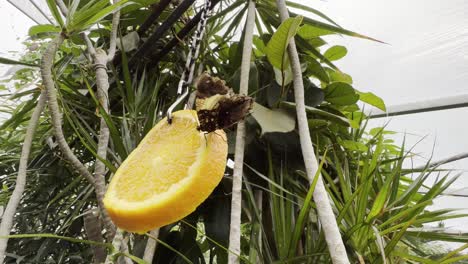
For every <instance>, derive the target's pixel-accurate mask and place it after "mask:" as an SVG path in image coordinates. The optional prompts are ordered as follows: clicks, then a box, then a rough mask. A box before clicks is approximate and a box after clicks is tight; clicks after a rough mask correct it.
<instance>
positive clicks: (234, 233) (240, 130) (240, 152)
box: [228, 0, 255, 264]
mask: <svg viewBox="0 0 468 264" xmlns="http://www.w3.org/2000/svg"><path fill="white" fill-rule="evenodd" d="M254 25H255V2H254V1H252V0H250V1H249V9H248V13H247V21H246V24H245V36H244V46H243V49H242V63H241V74H240V88H239V94H244V95H246V94H248V85H249V72H250V57H251V55H252V40H253V28H254ZM244 149H245V122H244V121H243V120H242V121H240V122H239V124H238V125H237V134H236V147H235V153H234V173H233V179H232V199H231V225H230V230H229V256H228V263H229V264H235V263H239V256H240V237H241V230H240V224H241V212H242V208H241V202H242V174H243V169H244V166H243V165H244Z"/></svg>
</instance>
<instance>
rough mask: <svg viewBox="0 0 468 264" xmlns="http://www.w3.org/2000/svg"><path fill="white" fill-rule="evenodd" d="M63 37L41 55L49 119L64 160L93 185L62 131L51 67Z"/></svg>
mask: <svg viewBox="0 0 468 264" xmlns="http://www.w3.org/2000/svg"><path fill="white" fill-rule="evenodd" d="M63 40H64V36H63V35H62V34H59V35H57V37H56V38H55V39H54V40H52V42H50V43H49V45H48V47H47V49H46V50H45V52H44V54H43V55H42V62H41V75H42V81H43V83H44V86H45V89H46V91H47V101H48V106H49V112H50V117H51V121H52V128H53V131H54V134H55V137H56V140H57V143H58V145H59V147H60V150H61V151H62V153H63V156H64V158H65V159H66V160H67V161H68V162H69V163H70V164H71V165H72V167H73V168H74V169H75V170H77V171H78V173H79V174H80V175H81V176H83V177H85V178H86V180H88V182H89V183H91V184H92V185H94V177H93V176H92V175H91V173H90V172H89V171H88V169H87V168H86V167H85V166H84V165H83V164H82V163H81V162H80V160H79V159H78V158H77V157H76V156H75V154H73V151H72V150H71V149H70V146H68V143H67V141H66V140H65V136H64V134H63V130H62V118H61V113H60V110H59V106H58V102H57V91H56V89H55V83H54V80H53V77H52V66H53V62H54V58H55V53H56V52H57V49H58V47H59V46H60V45H61V44H62V42H63Z"/></svg>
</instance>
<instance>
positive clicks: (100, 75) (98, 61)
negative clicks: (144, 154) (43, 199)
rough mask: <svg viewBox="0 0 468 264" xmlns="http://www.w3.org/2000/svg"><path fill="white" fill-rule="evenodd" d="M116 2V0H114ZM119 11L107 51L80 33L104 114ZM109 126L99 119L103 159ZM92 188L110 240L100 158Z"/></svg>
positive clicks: (99, 149) (112, 229)
mask: <svg viewBox="0 0 468 264" xmlns="http://www.w3.org/2000/svg"><path fill="white" fill-rule="evenodd" d="M115 2H118V0H115ZM119 19H120V11H116V12H115V13H114V15H113V18H112V29H111V38H110V45H109V46H110V47H109V52H108V54H106V52H105V51H104V50H102V49H95V48H94V47H93V45H92V43H91V40H90V39H89V37H88V36H87V35H86V34H82V36H83V38H84V40H85V42H86V45H87V50H88V53H89V54H90V55H91V57H92V59H93V63H94V68H95V71H96V88H97V92H96V94H97V99H98V101H99V104H100V106H99V107H102V109H103V110H104V112H105V113H106V114H109V93H108V90H109V75H108V74H107V66H106V65H107V62H109V61H112V59H113V58H114V56H115V46H116V39H117V29H118V26H119ZM109 137H110V133H109V128H108V127H107V123H106V121H105V119H104V118H103V117H101V120H100V129H99V138H98V146H97V155H98V156H99V157H101V158H103V159H106V158H107V147H108V145H109ZM94 179H95V184H94V189H95V192H96V198H97V202H98V205H99V208H100V209H101V214H102V218H103V221H104V226H105V227H106V229H107V231H108V232H107V240H109V241H110V240H112V238H113V237H114V235H115V226H114V224H113V223H112V220H111V218H110V217H109V214H108V213H107V210H106V208H105V207H104V202H103V200H104V195H105V193H106V166H105V164H104V163H103V162H102V161H101V160H100V159H98V158H97V159H96V161H95V162H94Z"/></svg>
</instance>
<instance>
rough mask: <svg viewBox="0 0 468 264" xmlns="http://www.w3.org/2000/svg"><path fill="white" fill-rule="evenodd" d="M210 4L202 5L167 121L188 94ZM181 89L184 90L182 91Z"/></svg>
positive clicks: (206, 0)
mask: <svg viewBox="0 0 468 264" xmlns="http://www.w3.org/2000/svg"><path fill="white" fill-rule="evenodd" d="M210 5H211V2H210V0H205V4H204V5H203V7H202V10H201V15H200V22H199V23H198V25H197V29H196V31H195V34H194V35H193V38H192V43H191V47H190V49H189V52H188V55H187V61H186V62H185V69H184V71H183V72H182V75H181V76H180V81H179V85H178V87H177V95H178V97H177V99H176V101H175V102H174V103H173V104H172V105H171V106H170V107H169V109H167V115H166V116H167V122H168V123H169V124H171V123H172V111H174V109H175V108H176V106H178V105H179V104H180V103H181V102H182V101H183V100H184V99H185V98H186V97H187V95H188V94H189V90H190V89H189V85H190V84H191V83H192V79H193V72H194V71H195V60H196V59H197V58H198V53H199V52H200V43H201V39H202V37H203V34H204V33H205V27H206V20H207V16H208V10H209V7H210ZM182 90H183V91H184V92H183V93H182Z"/></svg>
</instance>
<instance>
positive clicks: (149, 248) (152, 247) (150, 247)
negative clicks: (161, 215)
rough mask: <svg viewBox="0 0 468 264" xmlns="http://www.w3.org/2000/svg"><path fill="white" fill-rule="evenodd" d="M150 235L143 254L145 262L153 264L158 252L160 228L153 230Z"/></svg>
mask: <svg viewBox="0 0 468 264" xmlns="http://www.w3.org/2000/svg"><path fill="white" fill-rule="evenodd" d="M150 235H151V236H152V237H148V240H147V241H146V247H145V253H144V254H143V260H144V261H146V262H148V263H153V257H154V252H155V251H156V246H157V240H156V239H155V238H158V236H159V228H156V229H154V230H151V232H150Z"/></svg>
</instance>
